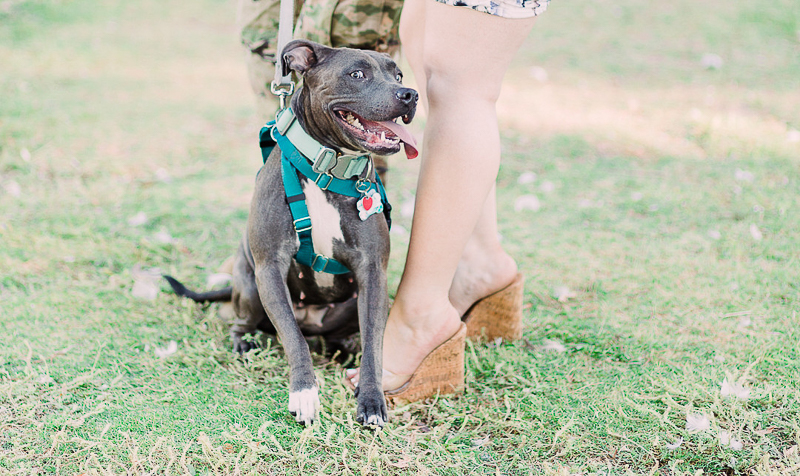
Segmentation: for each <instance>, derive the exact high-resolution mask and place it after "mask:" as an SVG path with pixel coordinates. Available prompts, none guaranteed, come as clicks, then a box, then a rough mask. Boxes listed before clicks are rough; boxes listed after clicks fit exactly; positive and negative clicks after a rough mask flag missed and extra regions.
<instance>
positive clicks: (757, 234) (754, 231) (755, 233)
mask: <svg viewBox="0 0 800 476" xmlns="http://www.w3.org/2000/svg"><path fill="white" fill-rule="evenodd" d="M750 236H752V237H753V239H754V240H756V241H761V240H762V239H763V238H764V234H763V233H761V230H759V229H758V226H757V225H756V224H755V223H751V224H750Z"/></svg>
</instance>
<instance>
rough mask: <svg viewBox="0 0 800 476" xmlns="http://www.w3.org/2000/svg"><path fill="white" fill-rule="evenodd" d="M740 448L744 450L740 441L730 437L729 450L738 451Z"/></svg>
mask: <svg viewBox="0 0 800 476" xmlns="http://www.w3.org/2000/svg"><path fill="white" fill-rule="evenodd" d="M742 448H744V444H743V443H742V442H741V441H740V440H737V439H736V437H735V436H731V449H732V450H736V451H739V450H741V449H742Z"/></svg>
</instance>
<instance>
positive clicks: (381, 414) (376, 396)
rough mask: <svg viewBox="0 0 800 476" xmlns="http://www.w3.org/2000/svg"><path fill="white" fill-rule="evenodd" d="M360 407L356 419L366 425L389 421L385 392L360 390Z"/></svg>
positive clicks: (380, 425)
mask: <svg viewBox="0 0 800 476" xmlns="http://www.w3.org/2000/svg"><path fill="white" fill-rule="evenodd" d="M357 398H358V407H357V408H356V421H358V422H359V423H361V424H362V425H364V426H377V427H379V428H383V425H385V424H386V422H387V421H389V411H388V410H387V408H386V399H385V398H384V396H383V392H380V391H378V392H365V391H364V390H361V391H359V392H358V397H357Z"/></svg>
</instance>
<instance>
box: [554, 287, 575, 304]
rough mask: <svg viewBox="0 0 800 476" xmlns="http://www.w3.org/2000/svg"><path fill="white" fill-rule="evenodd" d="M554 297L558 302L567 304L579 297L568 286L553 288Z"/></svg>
mask: <svg viewBox="0 0 800 476" xmlns="http://www.w3.org/2000/svg"><path fill="white" fill-rule="evenodd" d="M553 297H554V298H556V299H557V300H558V302H567V301H569V300H570V299H572V298H574V297H578V295H577V293H575V291H573V290H571V289H570V288H569V287H567V286H556V287H554V288H553Z"/></svg>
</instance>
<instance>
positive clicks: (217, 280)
mask: <svg viewBox="0 0 800 476" xmlns="http://www.w3.org/2000/svg"><path fill="white" fill-rule="evenodd" d="M232 280H233V276H231V275H230V274H228V273H214V274H210V275H208V278H206V286H207V287H209V288H213V287H215V286H220V285H227V284H228V283H230V282H231V281H232Z"/></svg>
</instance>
